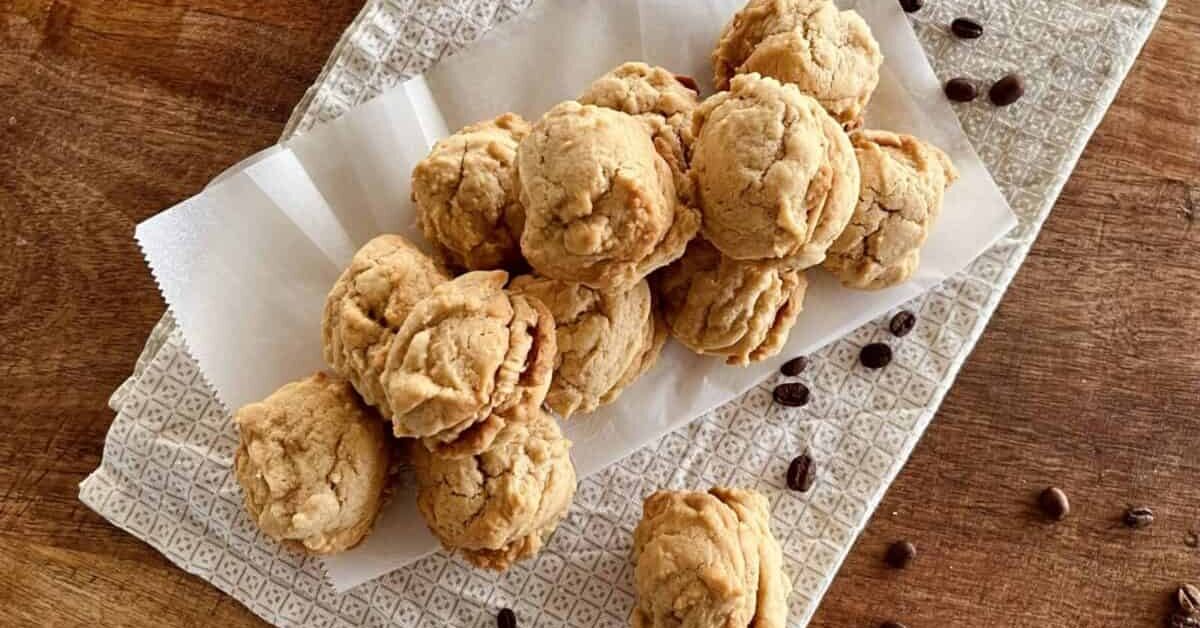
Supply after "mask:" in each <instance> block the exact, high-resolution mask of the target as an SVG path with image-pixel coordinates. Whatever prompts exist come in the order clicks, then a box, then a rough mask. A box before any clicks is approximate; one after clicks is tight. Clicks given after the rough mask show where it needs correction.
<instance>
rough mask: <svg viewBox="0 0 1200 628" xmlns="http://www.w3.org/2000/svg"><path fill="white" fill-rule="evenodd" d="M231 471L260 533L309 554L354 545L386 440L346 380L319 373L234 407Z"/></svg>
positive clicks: (373, 498) (379, 488)
mask: <svg viewBox="0 0 1200 628" xmlns="http://www.w3.org/2000/svg"><path fill="white" fill-rule="evenodd" d="M234 421H235V423H236V424H237V426H238V438H239V444H238V450H237V454H236V456H235V458H234V471H235V475H236V477H237V481H238V484H240V485H241V486H242V491H243V493H244V497H245V503H246V510H247V511H248V512H249V513H250V516H251V518H253V519H254V522H255V523H256V524H257V525H258V527H259V528H260V529H262V531H263V533H264V534H266V535H267V536H270V537H271V538H273V539H275V540H277V541H282V542H285V543H287V544H289V545H292V546H293V547H297V548H299V549H302V550H304V551H307V552H309V553H312V554H332V553H335V552H340V551H343V550H346V549H349V548H351V547H354V546H355V545H356V544H358V542H359V541H361V540H362V539H363V538H364V537H365V536H366V535H367V533H368V532H369V531H370V530H371V525H372V523H373V522H374V521H375V515H376V514H377V513H378V512H379V505H380V502H381V500H382V497H383V491H384V484H385V480H386V478H387V470H388V452H389V450H390V445H389V443H388V438H387V434H386V433H385V432H384V423H383V421H382V420H381V419H380V417H379V415H378V414H376V413H375V411H374V410H372V409H371V408H370V407H368V406H367V405H365V404H364V403H363V402H362V401H361V400H360V399H359V398H358V397H357V396H356V395H355V394H354V390H353V389H352V388H351V386H350V384H349V382H346V381H345V380H343V379H341V378H337V377H330V376H327V375H325V374H324V373H317V374H316V375H314V376H312V377H310V378H308V379H305V380H302V381H299V382H293V383H291V384H288V385H286V386H284V387H282V388H280V389H279V390H277V391H275V392H274V393H272V394H271V396H269V397H267V398H266V399H264V400H263V401H260V402H257V403H252V404H249V405H247V406H244V407H242V408H241V409H240V410H238V411H237V412H236V413H235V414H234Z"/></svg>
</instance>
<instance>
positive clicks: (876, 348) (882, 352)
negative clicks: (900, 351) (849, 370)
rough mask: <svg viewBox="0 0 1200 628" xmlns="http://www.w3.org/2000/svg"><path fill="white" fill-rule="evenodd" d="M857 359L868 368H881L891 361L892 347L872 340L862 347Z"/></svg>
mask: <svg viewBox="0 0 1200 628" xmlns="http://www.w3.org/2000/svg"><path fill="white" fill-rule="evenodd" d="M858 361H859V362H862V365H863V366H865V367H867V368H869V369H881V368H883V367H885V366H887V365H889V364H891V363H892V348H891V347H889V346H887V345H886V344H884V343H882V342H872V343H871V344H869V345H867V346H865V347H863V348H862V352H861V353H859V354H858Z"/></svg>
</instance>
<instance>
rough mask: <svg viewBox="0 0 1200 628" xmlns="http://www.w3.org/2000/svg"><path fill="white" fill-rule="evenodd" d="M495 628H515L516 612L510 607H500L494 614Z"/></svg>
mask: <svg viewBox="0 0 1200 628" xmlns="http://www.w3.org/2000/svg"><path fill="white" fill-rule="evenodd" d="M496 628H517V614H516V613H514V612H513V611H512V609H511V608H502V609H500V612H499V613H497V614H496Z"/></svg>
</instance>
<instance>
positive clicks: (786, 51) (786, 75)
mask: <svg viewBox="0 0 1200 628" xmlns="http://www.w3.org/2000/svg"><path fill="white" fill-rule="evenodd" d="M882 64H883V54H882V53H881V52H880V50H879V44H878V43H877V42H876V41H875V38H874V37H873V36H872V35H871V29H870V27H868V26H867V23H866V22H865V21H864V20H863V19H862V17H861V16H859V15H858V13H856V12H854V11H839V10H838V8H837V6H835V5H834V3H833V2H832V1H831V0H750V2H749V3H747V5H746V6H745V7H744V8H743V9H742V10H741V11H739V12H738V13H737V14H736V15H734V17H733V19H732V20H730V22H729V23H728V24H727V25H726V26H725V30H724V31H723V32H722V34H721V39H720V41H719V43H718V44H717V48H716V49H715V50H714V51H713V72H714V82H715V83H716V85H717V89H727V88H728V87H729V84H730V81H731V79H732V78H733V76H734V75H736V74H744V73H749V72H757V73H759V74H762V75H764V76H770V77H773V78H776V79H779V80H780V81H782V82H784V83H793V84H795V85H796V86H797V87H799V88H800V91H802V92H804V93H805V94H808V95H810V96H812V97H814V98H816V99H817V101H819V102H820V103H821V105H822V106H824V107H825V109H826V110H828V111H829V113H830V114H831V115H833V117H834V118H836V119H837V120H838V122H840V123H842V124H843V125H847V126H856V125H857V124H858V122H859V120H860V119H861V116H862V112H863V109H865V108H866V105H867V102H868V101H869V100H870V99H871V94H872V93H874V91H875V88H876V87H877V86H878V85H879V67H880V66H881V65H882Z"/></svg>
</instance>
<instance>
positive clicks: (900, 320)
mask: <svg viewBox="0 0 1200 628" xmlns="http://www.w3.org/2000/svg"><path fill="white" fill-rule="evenodd" d="M916 326H917V316H916V315H915V314H913V313H912V312H909V311H908V310H900V311H899V312H896V315H895V316H893V317H892V322H890V323H888V330H889V331H891V332H892V335H893V336H895V337H897V338H903V337H905V336H907V335H908V333H909V332H911V331H912V330H913V328H914V327H916Z"/></svg>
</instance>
